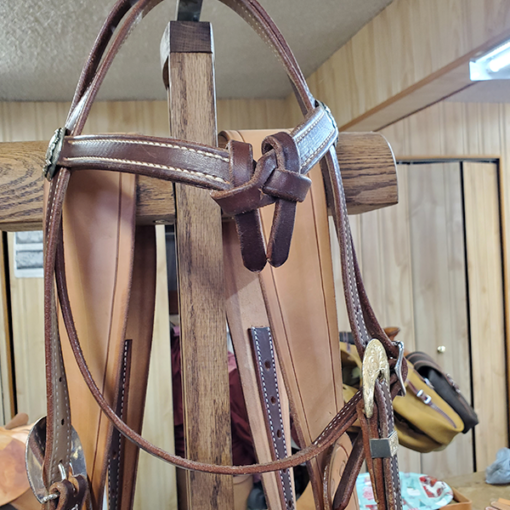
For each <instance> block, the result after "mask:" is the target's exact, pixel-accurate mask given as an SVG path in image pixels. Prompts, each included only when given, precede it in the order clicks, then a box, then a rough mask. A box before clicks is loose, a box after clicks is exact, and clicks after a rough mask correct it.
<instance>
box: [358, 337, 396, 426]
mask: <svg viewBox="0 0 510 510" xmlns="http://www.w3.org/2000/svg"><path fill="white" fill-rule="evenodd" d="M380 376H382V377H384V379H385V380H386V382H387V383H388V386H389V384H390V365H389V363H388V355H387V354H386V351H385V349H384V347H383V345H382V343H381V342H380V341H379V340H377V339H375V338H374V339H372V340H370V342H368V345H367V347H366V349H365V355H364V356H363V366H362V378H363V401H364V404H365V416H366V417H367V418H372V415H373V414H374V387H375V381H376V380H377V379H378V378H379V377H380Z"/></svg>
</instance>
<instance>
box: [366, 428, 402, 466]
mask: <svg viewBox="0 0 510 510" xmlns="http://www.w3.org/2000/svg"><path fill="white" fill-rule="evenodd" d="M397 453H398V434H397V431H396V430H394V431H393V432H392V433H391V434H390V437H387V438H383V439H371V440H370V456H371V457H372V458H373V459H387V458H390V457H393V456H395V455H396V454H397Z"/></svg>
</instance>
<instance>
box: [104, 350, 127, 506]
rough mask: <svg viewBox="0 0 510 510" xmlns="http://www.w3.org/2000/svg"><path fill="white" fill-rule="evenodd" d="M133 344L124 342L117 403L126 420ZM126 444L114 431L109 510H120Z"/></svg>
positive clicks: (117, 408) (122, 417)
mask: <svg viewBox="0 0 510 510" xmlns="http://www.w3.org/2000/svg"><path fill="white" fill-rule="evenodd" d="M131 344H132V340H125V341H124V351H123V353H122V360H121V366H120V374H119V386H118V390H117V397H116V403H115V411H116V413H117V416H120V418H121V419H123V420H126V414H127V402H126V400H127V394H128V393H129V369H130V366H131ZM124 442H125V438H124V437H123V436H122V434H121V433H120V432H119V431H118V430H117V429H114V430H113V434H112V441H111V446H110V455H109V459H108V509H110V510H118V509H119V501H120V498H121V488H122V485H123V480H122V474H123V473H122V463H123V461H124V456H123V453H124Z"/></svg>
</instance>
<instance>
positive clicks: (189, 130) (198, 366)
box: [161, 21, 234, 510]
mask: <svg viewBox="0 0 510 510" xmlns="http://www.w3.org/2000/svg"><path fill="white" fill-rule="evenodd" d="M161 59H162V62H165V64H164V67H163V79H164V81H165V85H166V87H167V90H168V106H169V112H170V131H171V134H172V136H173V137H175V138H180V139H184V140H194V141H197V142H200V143H205V144H209V145H215V144H216V138H217V136H216V91H215V84H214V68H213V43H212V29H211V25H210V23H198V22H183V21H175V22H170V24H169V25H168V26H167V29H166V31H165V35H164V36H163V40H162V42H161ZM175 199H176V201H175V205H176V214H177V221H176V231H175V232H176V246H177V274H178V284H179V315H180V321H181V323H180V325H181V338H180V340H181V343H180V345H181V377H182V388H183V418H184V453H185V456H186V457H187V458H189V459H193V460H200V461H202V462H212V463H214V464H225V465H229V464H232V452H231V443H232V441H231V424H230V391H229V377H228V368H227V332H226V319H225V318H226V312H225V300H224V276H223V246H222V228H221V210H220V208H219V206H218V205H217V204H216V203H215V202H213V201H212V200H211V199H210V197H209V193H208V191H207V190H203V189H198V188H193V187H190V186H185V185H183V184H176V185H175ZM183 492H184V494H183V493H181V491H179V507H180V508H181V509H182V508H186V509H187V510H220V509H224V508H233V506H234V501H233V500H234V490H233V480H232V477H225V476H223V477H222V476H219V475H215V474H208V473H200V472H195V471H186V473H185V487H184V491H183Z"/></svg>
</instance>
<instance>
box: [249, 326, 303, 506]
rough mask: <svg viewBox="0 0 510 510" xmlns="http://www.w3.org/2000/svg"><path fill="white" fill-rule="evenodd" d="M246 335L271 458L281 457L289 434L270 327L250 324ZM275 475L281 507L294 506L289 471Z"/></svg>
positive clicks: (287, 447)
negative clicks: (260, 396)
mask: <svg viewBox="0 0 510 510" xmlns="http://www.w3.org/2000/svg"><path fill="white" fill-rule="evenodd" d="M250 336H251V340H252V346H253V356H254V358H255V362H256V367H257V376H258V380H259V386H260V393H261V395H262V397H263V400H264V410H265V414H266V426H267V427H268V429H269V434H270V436H271V440H272V448H273V459H275V460H276V459H283V458H285V457H286V456H287V455H288V453H289V451H290V438H286V437H285V435H286V434H285V430H284V425H283V418H282V409H281V404H280V390H279V388H278V377H277V374H276V357H275V354H274V347H273V339H272V337H271V330H270V329H269V328H251V329H250ZM287 443H289V446H287ZM279 475H280V481H281V483H280V489H281V491H282V493H281V499H282V503H283V504H282V508H285V509H287V510H294V507H295V498H294V491H293V489H292V481H291V476H290V471H289V470H288V469H284V470H281V471H280V472H279Z"/></svg>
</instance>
